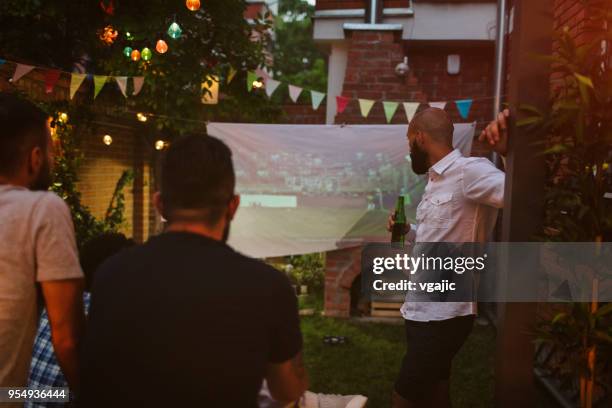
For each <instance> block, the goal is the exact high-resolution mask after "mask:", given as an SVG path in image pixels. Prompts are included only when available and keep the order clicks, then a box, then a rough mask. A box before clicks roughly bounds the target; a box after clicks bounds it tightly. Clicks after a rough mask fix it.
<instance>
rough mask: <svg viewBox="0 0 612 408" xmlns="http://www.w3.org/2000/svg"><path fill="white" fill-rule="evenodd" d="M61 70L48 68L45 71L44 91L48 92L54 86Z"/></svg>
mask: <svg viewBox="0 0 612 408" xmlns="http://www.w3.org/2000/svg"><path fill="white" fill-rule="evenodd" d="M60 74H61V72H60V71H58V70H55V69H53V70H50V71H47V72H46V73H45V93H48V94H50V93H51V92H53V88H55V84H56V83H57V80H58V79H59V77H60Z"/></svg>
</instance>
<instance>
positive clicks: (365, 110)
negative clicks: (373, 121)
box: [359, 99, 374, 118]
mask: <svg viewBox="0 0 612 408" xmlns="http://www.w3.org/2000/svg"><path fill="white" fill-rule="evenodd" d="M372 106H374V101H373V100H371V99H359V109H360V110H361V116H363V117H364V118H367V117H368V115H369V114H370V110H371V109H372Z"/></svg>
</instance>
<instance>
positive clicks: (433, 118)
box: [409, 108, 455, 147]
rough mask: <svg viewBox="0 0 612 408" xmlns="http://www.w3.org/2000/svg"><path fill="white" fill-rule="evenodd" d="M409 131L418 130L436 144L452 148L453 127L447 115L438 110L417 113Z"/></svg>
mask: <svg viewBox="0 0 612 408" xmlns="http://www.w3.org/2000/svg"><path fill="white" fill-rule="evenodd" d="M409 130H413V131H419V130H420V131H421V132H424V133H427V134H428V135H429V136H431V138H432V139H434V140H435V141H436V142H438V143H444V144H448V145H450V146H451V147H452V146H453V132H454V131H455V127H454V125H453V122H452V121H451V118H450V116H449V115H448V113H446V112H445V111H444V110H442V109H440V108H427V109H424V110H422V111H419V112H418V113H417V114H416V115H414V117H413V118H412V120H411V121H410V125H409Z"/></svg>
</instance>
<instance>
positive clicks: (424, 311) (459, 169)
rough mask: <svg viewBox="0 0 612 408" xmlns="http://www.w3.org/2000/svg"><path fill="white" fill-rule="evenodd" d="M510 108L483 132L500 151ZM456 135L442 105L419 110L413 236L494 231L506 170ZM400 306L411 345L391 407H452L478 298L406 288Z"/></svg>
mask: <svg viewBox="0 0 612 408" xmlns="http://www.w3.org/2000/svg"><path fill="white" fill-rule="evenodd" d="M507 116H508V111H504V113H502V114H500V117H499V118H498V121H497V122H494V123H492V124H491V125H489V127H488V128H487V129H486V130H485V131H484V132H483V133H482V134H481V136H480V139H481V140H482V141H484V140H486V141H487V142H488V143H489V144H490V146H491V148H492V149H493V150H495V151H497V152H498V153H499V154H501V155H502V156H503V155H505V153H506V145H507V143H506V142H507V133H506V131H505V129H506V122H505V118H506V117H507ZM452 141H453V124H452V122H451V120H450V118H449V116H448V115H447V114H446V112H444V111H443V110H441V109H437V108H429V109H426V110H424V111H421V112H419V113H418V114H416V115H415V117H414V118H413V119H412V121H411V122H410V126H409V129H408V143H409V146H410V157H411V160H412V168H413V170H414V172H415V173H417V174H426V173H427V175H428V176H427V177H428V181H427V186H426V187H425V192H424V194H423V197H422V200H421V202H420V203H419V206H418V208H417V214H416V218H417V223H416V225H411V226H410V227H409V228H407V231H406V233H407V234H408V236H407V238H408V240H409V241H412V242H415V243H417V244H418V243H442V242H453V243H466V242H486V241H487V240H488V239H489V238H490V236H491V233H492V231H493V228H494V226H495V220H496V218H497V211H498V209H499V208H502V206H503V201H504V181H505V175H504V173H503V172H502V171H500V170H498V169H497V168H496V167H495V166H494V165H493V164H492V163H491V162H490V161H489V160H487V159H485V158H481V157H463V156H462V155H461V153H460V152H459V151H458V150H455V149H453V145H452ZM392 223H393V219H392V217H391V218H390V220H389V225H390V226H391V225H392ZM401 313H402V316H403V317H404V319H405V326H406V339H407V351H406V355H405V357H404V360H403V364H402V368H401V370H400V374H399V376H398V379H397V382H396V384H395V392H394V396H393V404H394V407H397V408H399V407H449V406H450V394H449V381H448V380H449V377H450V369H451V362H452V359H453V357H454V356H455V354H456V353H457V352H458V351H459V349H460V348H461V346H462V345H463V343H464V342H465V340H466V339H467V337H468V335H469V334H470V332H471V330H472V324H473V320H474V315H475V314H476V303H475V302H450V301H449V302H416V301H414V299H411V294H410V293H408V294H407V296H406V301H405V302H404V304H403V306H402V308H401Z"/></svg>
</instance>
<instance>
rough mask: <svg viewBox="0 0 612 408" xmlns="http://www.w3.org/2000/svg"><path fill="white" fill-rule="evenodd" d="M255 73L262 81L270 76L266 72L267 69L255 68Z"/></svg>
mask: <svg viewBox="0 0 612 408" xmlns="http://www.w3.org/2000/svg"><path fill="white" fill-rule="evenodd" d="M255 75H257V78H263V80H264V81H266V80H267V79H268V78H271V76H270V74H268V71H266V70H265V69H262V68H257V69H256V70H255Z"/></svg>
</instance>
